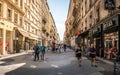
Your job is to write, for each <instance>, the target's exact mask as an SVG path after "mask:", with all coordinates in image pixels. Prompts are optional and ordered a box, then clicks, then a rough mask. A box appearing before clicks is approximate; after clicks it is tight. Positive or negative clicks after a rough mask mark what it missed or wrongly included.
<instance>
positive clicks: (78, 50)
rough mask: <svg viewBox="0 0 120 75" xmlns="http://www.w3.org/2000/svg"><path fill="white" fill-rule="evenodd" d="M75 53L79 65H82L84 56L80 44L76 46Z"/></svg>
mask: <svg viewBox="0 0 120 75" xmlns="http://www.w3.org/2000/svg"><path fill="white" fill-rule="evenodd" d="M75 55H76V57H77V60H78V66H79V67H80V66H81V62H82V60H81V57H82V50H81V48H80V47H78V46H77V47H76V50H75Z"/></svg>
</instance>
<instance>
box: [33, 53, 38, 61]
mask: <svg viewBox="0 0 120 75" xmlns="http://www.w3.org/2000/svg"><path fill="white" fill-rule="evenodd" d="M36 59H37V60H39V54H38V53H35V55H34V61H36Z"/></svg>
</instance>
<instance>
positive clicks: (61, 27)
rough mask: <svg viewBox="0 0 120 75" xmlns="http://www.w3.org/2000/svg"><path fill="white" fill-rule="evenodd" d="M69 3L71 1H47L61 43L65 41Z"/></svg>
mask: <svg viewBox="0 0 120 75" xmlns="http://www.w3.org/2000/svg"><path fill="white" fill-rule="evenodd" d="M69 1H70V0H47V2H48V5H49V8H50V12H51V13H52V15H53V18H54V21H55V24H56V27H57V32H58V33H59V36H60V40H61V41H62V40H63V36H64V32H65V21H66V19H67V13H68V8H69Z"/></svg>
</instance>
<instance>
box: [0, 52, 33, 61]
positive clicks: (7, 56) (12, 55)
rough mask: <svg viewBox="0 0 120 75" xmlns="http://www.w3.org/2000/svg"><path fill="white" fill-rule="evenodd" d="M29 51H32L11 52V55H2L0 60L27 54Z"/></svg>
mask: <svg viewBox="0 0 120 75" xmlns="http://www.w3.org/2000/svg"><path fill="white" fill-rule="evenodd" d="M29 52H32V51H28V52H26V51H24V52H21V53H15V54H9V55H5V56H1V57H0V60H3V59H7V58H12V57H16V56H20V55H25V54H28V53H29Z"/></svg>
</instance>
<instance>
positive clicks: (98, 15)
mask: <svg viewBox="0 0 120 75" xmlns="http://www.w3.org/2000/svg"><path fill="white" fill-rule="evenodd" d="M99 21H100V8H99V7H98V8H97V21H96V22H99Z"/></svg>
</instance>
